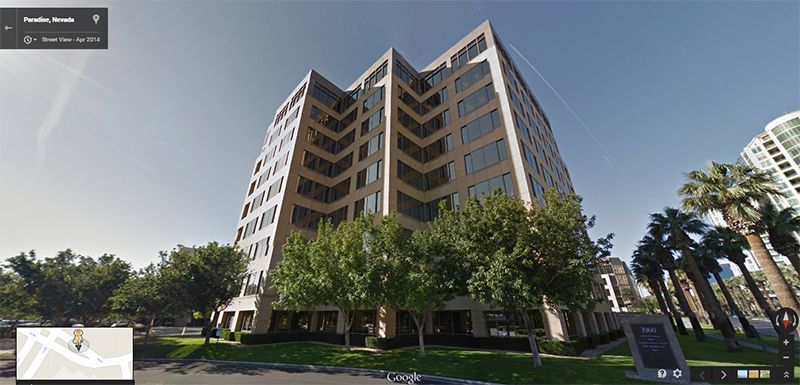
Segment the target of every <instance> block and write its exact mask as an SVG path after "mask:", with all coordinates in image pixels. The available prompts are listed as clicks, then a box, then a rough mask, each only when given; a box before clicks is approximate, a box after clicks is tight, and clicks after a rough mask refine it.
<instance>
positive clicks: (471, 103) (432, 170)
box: [221, 21, 613, 339]
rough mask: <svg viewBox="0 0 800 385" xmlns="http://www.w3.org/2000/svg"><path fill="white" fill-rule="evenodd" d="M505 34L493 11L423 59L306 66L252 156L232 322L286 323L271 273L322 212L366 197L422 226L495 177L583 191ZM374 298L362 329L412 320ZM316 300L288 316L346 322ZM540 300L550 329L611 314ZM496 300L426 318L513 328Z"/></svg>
mask: <svg viewBox="0 0 800 385" xmlns="http://www.w3.org/2000/svg"><path fill="white" fill-rule="evenodd" d="M501 44H502V43H500V41H499V40H498V38H497V36H496V34H495V33H494V30H493V29H492V27H491V24H490V23H489V22H488V21H487V22H484V23H482V24H481V25H480V26H479V27H478V28H476V29H475V30H473V31H472V32H470V33H469V34H468V35H466V36H465V37H464V38H463V39H461V40H460V41H459V42H458V43H456V44H455V45H453V47H451V48H450V49H448V50H447V51H445V52H444V53H443V54H442V55H441V56H440V57H439V58H437V59H436V60H434V61H433V62H431V64H430V65H428V66H427V67H425V68H424V69H423V70H421V71H417V70H415V69H414V66H412V65H411V64H410V63H408V62H407V61H406V60H405V59H404V58H403V57H402V56H400V55H399V54H398V52H397V51H396V50H395V49H393V48H391V49H389V50H387V51H386V52H385V53H384V54H383V55H382V56H381V57H380V58H378V60H376V61H375V63H374V64H373V65H371V66H370V67H369V68H368V69H367V70H366V71H365V72H364V73H363V74H362V75H361V76H359V77H358V79H357V80H356V81H355V82H354V83H353V84H352V85H350V87H348V88H347V89H345V90H342V89H340V88H339V87H337V86H336V85H334V84H332V83H331V82H329V81H328V80H327V79H325V78H324V77H323V76H322V75H320V74H319V73H317V72H316V71H313V70H312V71H310V72H309V73H308V74H307V75H306V76H305V77H304V78H303V79H302V81H301V82H300V83H299V84H298V86H297V87H296V88H295V89H294V90H292V92H291V93H289V96H288V97H287V99H286V100H285V102H284V103H283V104H281V106H280V107H279V108H278V113H277V115H276V117H275V119H274V120H273V122H272V123H270V124H269V127H268V129H267V132H266V135H265V140H264V144H263V147H262V149H261V153H260V154H259V156H258V158H257V160H256V162H255V165H254V168H253V173H252V178H251V180H250V183H249V184H248V188H247V192H246V196H245V199H244V204H243V209H242V212H241V213H240V214H241V218H240V221H239V225H238V228H237V237H236V243H237V244H238V245H239V247H240V248H241V249H242V250H244V251H245V252H246V253H247V254H248V255H249V256H251V262H250V271H251V272H253V273H254V275H252V277H251V278H250V279H248V281H247V282H245V284H244V285H243V288H242V293H241V294H242V295H241V296H240V297H238V298H236V299H235V300H234V301H233V302H232V303H231V304H230V305H229V306H228V307H227V308H226V309H224V310H223V311H222V313H221V314H222V315H223V317H222V318H221V319H222V320H224V321H225V322H227V323H226V324H224V325H223V327H232V328H233V329H236V330H250V331H252V332H253V333H265V332H268V331H275V330H284V327H285V324H284V323H283V322H284V320H286V318H281V317H284V315H281V314H282V313H278V311H277V310H275V311H273V309H272V308H271V305H270V304H271V303H272V301H273V300H274V297H273V295H272V294H271V293H269V291H268V290H266V289H265V288H267V287H269V284H268V283H267V274H266V273H267V272H268V271H269V270H270V269H272V268H274V267H275V265H276V263H278V262H279V261H280V259H281V253H280V247H281V245H282V244H283V242H284V241H285V240H286V237H287V236H288V234H289V232H290V231H292V230H300V231H303V232H304V233H306V234H307V235H308V236H309V237H312V236H313V234H314V227H315V225H316V223H317V222H318V220H319V218H322V217H329V218H333V220H334V222H335V221H338V220H352V219H353V218H354V217H355V216H357V215H358V212H359V211H360V210H367V209H370V210H371V211H380V212H381V213H383V214H386V213H388V212H390V211H397V212H398V213H399V215H398V217H399V219H400V221H401V223H402V224H403V225H404V226H405V227H407V228H409V229H416V228H423V227H424V226H426V225H425V220H429V219H431V218H432V217H433V215H435V210H434V209H433V207H436V202H438V200H439V199H446V200H447V202H448V204H450V205H451V207H453V206H456V207H457V206H458V205H459V204H460V202H463V201H465V200H466V199H467V197H468V196H469V195H470V193H477V192H480V191H482V190H483V189H487V188H491V187H501V188H502V189H504V190H506V192H507V193H508V194H513V195H517V196H520V197H522V198H523V199H525V200H527V201H533V200H535V199H540V194H541V191H540V190H541V188H545V187H546V186H548V185H554V186H556V187H557V188H558V189H560V190H561V191H565V192H572V191H574V190H573V187H572V182H571V180H570V177H569V172H568V171H567V169H566V166H565V164H564V162H563V160H562V159H561V155H560V153H559V151H558V146H557V145H556V143H555V140H554V138H553V134H552V130H551V128H550V124H549V121H548V119H547V117H546V115H545V114H544V112H543V111H542V110H541V107H540V106H539V104H538V102H537V101H536V99H535V98H534V96H533V94H532V93H531V92H530V89H529V87H528V86H527V85H526V83H525V80H524V79H523V78H522V77H521V75H520V73H519V71H518V70H517V69H516V67H515V65H514V63H513V62H512V60H511V57H510V56H509V54H508V52H507V51H506V50H504V49H503V48H502V45H501ZM462 52H463V53H462ZM409 79H410V80H409ZM457 84H458V86H457ZM445 89H446V91H445ZM481 92H484V93H483V94H481ZM381 93H382V95H383V97H382V98H379V97H378V95H380V94H381ZM326 94H328V95H330V97H329V96H325V95H326ZM475 95H478V96H475ZM481 95H484V96H486V97H481ZM515 100H517V102H515ZM417 103H418V105H417ZM367 108H368V111H365V110H366V109H367ZM468 110H469V111H468ZM380 111H383V112H382V113H381V112H380ZM493 111H496V112H495V113H494V114H493V113H492V112H493ZM462 115H463V116H462ZM326 116H327V117H326ZM378 116H380V117H378ZM445 116H446V117H445ZM486 116H488V117H489V122H490V123H491V124H490V125H489V126H486V125H483V126H480V127H483V128H478V129H477V131H475V130H474V129H473V127H476V125H477V123H475V122H476V121H479V118H481V117H483V118H484V120H480V121H481V122H486ZM515 116H518V117H519V118H515ZM437 119H438V120H437ZM370 122H372V123H376V124H371V123H370ZM414 122H416V123H419V125H417V124H416V123H414ZM518 126H524V127H518ZM465 127H466V130H467V131H466V132H467V133H468V134H467V136H463V135H462V133H463V132H464V130H465ZM486 127H491V129H489V128H486ZM485 130H488V131H486V132H484V131H485ZM470 132H479V133H481V135H477V136H476V135H472V134H469V133H470ZM379 135H382V139H380V138H379ZM467 137H469V141H465V140H464V139H465V138H467ZM500 141H502V142H500ZM379 143H380V144H379ZM525 148H528V153H529V154H527V155H526V150H525ZM467 155H469V158H466V156H467ZM473 158H474V160H473ZM379 161H380V162H381V165H380V167H378V166H376V164H377V162H379ZM481 162H482V163H481ZM468 167H469V168H471V169H468ZM468 171H469V172H468ZM504 175H505V177H504ZM362 179H364V180H365V181H368V183H362ZM372 179H375V180H374V181H373V180H372ZM537 185H538V186H537ZM539 186H541V187H539ZM373 208H374V209H373ZM273 213H274V215H273ZM273 218H274V220H273ZM598 286H599V285H598ZM594 294H596V293H593V294H592V295H594ZM587 295H590V294H587ZM368 310H369V311H367V312H364V314H362V316H363V322H362V325H361V326H362V327H363V330H366V333H369V334H374V335H378V336H382V337H391V336H394V335H396V334H398V333H405V332H406V331H407V328H406V327H405V325H406V324H407V322H406V321H404V319H403V317H402V314H401V313H398V312H396V311H395V310H392V309H386V308H379V309H368ZM309 311H313V313H311V315H310V318H308V317H306V316H304V315H292V316H290V317H288V320H289V321H287V322H288V323H289V324H290V325H289V326H288V328H289V329H288V330H292V328H293V327H299V328H301V330H305V331H324V330H323V329H325V330H330V331H332V330H333V329H332V326H330V325H331V324H330V323H329V322H328V321H329V320H330V321H331V322H332V320H333V319H334V317H335V318H336V319H338V321H339V322H337V326H336V332H339V333H341V332H342V331H343V330H341V329H342V328H341V325H342V322H341V321H342V320H341V319H340V317H341V315H340V314H336V315H335V316H334V315H333V314H332V313H329V312H333V311H335V309H334V308H331V307H326V306H320V307H317V308H315V309H309ZM536 311H538V314H539V315H540V316H541V317H540V319H541V322H540V328H541V329H543V330H544V332H545V333H546V334H547V335H548V336H550V337H551V338H555V339H566V338H569V336H570V335H572V336H578V335H585V334H587V333H590V332H597V331H607V330H609V329H610V328H613V327H610V326H609V324H611V323H612V322H613V316H612V315H611V314H610V313H611V307H610V305H609V304H608V303H607V302H603V303H601V304H599V305H598V306H597V308H596V309H595V311H594V312H587V313H569V315H568V316H565V314H566V313H565V312H566V310H565V309H553V308H543V309H536ZM501 313H502V310H501V309H494V308H492V307H490V306H488V305H485V304H480V303H477V302H475V301H472V300H470V299H469V298H456V299H454V300H452V301H450V302H449V303H448V304H447V306H446V308H445V309H444V310H443V312H442V313H441V314H439V315H437V316H436V317H435V318H431V319H429V320H428V325H427V327H426V332H427V333H436V332H441V331H442V330H445V329H446V330H449V333H454V334H458V333H460V332H464V333H463V334H469V335H473V336H475V337H482V336H492V335H494V336H502V335H503V334H505V335H506V336H511V335H512V334H513V332H512V331H511V330H510V329H511V328H512V326H513V325H512V326H510V325H509V324H510V321H508V319H507V316H508V315H507V314H501ZM295 320H299V321H295ZM568 321H569V322H571V323H572V324H574V325H571V324H569V322H568ZM296 322H300V324H295V323H296ZM504 322H505V323H504ZM309 323H310V324H309ZM365 325H368V326H365ZM448 325H449V326H448ZM456 329H457V331H456ZM467 329H468V330H467Z"/></svg>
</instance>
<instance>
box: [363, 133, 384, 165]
mask: <svg viewBox="0 0 800 385" xmlns="http://www.w3.org/2000/svg"><path fill="white" fill-rule="evenodd" d="M381 148H383V131H381V132H379V133H378V134H377V135H375V136H373V137H372V138H371V139H370V140H369V141H368V142H367V143H364V144H362V145H361V148H359V150H358V160H363V159H364V158H366V157H368V156H370V155H372V154H374V153H376V152H378V150H380V149H381Z"/></svg>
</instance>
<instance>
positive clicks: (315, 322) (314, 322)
mask: <svg viewBox="0 0 800 385" xmlns="http://www.w3.org/2000/svg"><path fill="white" fill-rule="evenodd" d="M310 323H311V325H309V328H308V331H309V332H311V333H316V332H318V331H319V312H318V311H312V312H311V321H310Z"/></svg>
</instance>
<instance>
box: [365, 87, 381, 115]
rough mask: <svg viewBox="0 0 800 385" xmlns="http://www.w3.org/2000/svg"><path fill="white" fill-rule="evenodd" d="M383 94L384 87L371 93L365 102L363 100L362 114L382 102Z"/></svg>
mask: <svg viewBox="0 0 800 385" xmlns="http://www.w3.org/2000/svg"><path fill="white" fill-rule="evenodd" d="M383 93H384V87H383V86H381V88H378V89H377V90H376V91H375V92H373V93H372V95H370V96H369V97H368V98H367V99H366V100H364V113H366V112H367V111H369V109H370V108H372V107H374V106H375V105H376V104H378V103H380V102H381V101H382V100H383Z"/></svg>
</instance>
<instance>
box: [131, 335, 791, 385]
mask: <svg viewBox="0 0 800 385" xmlns="http://www.w3.org/2000/svg"><path fill="white" fill-rule="evenodd" d="M678 339H679V341H680V343H681V347H682V348H683V351H684V353H685V355H686V359H687V361H688V363H689V365H737V364H745V365H769V364H772V363H773V362H774V361H775V354H774V353H765V352H761V351H755V350H750V349H746V350H745V351H744V352H742V353H738V354H737V353H729V352H728V351H727V350H726V349H725V346H724V345H723V344H722V343H721V342H719V341H709V342H705V343H701V342H697V341H695V340H694V338H693V337H691V336H678ZM202 342H203V340H202V339H201V338H197V337H163V338H159V339H153V340H152V341H151V343H150V344H148V345H147V346H143V345H138V344H137V345H136V346H135V354H134V355H135V357H137V358H199V353H200V348H201V345H202ZM205 358H207V359H212V360H214V359H216V360H232V361H256V362H278V363H297V364H316V365H332V366H347V367H356V368H371V369H383V370H393V371H402V372H414V371H416V372H418V373H420V374H423V375H424V374H429V375H440V376H447V377H459V378H468V379H473V380H483V381H492V382H502V383H513V384H528V383H551V384H558V383H563V384H567V383H569V384H574V383H581V384H590V383H591V384H635V383H644V382H641V381H635V380H632V379H629V378H627V377H625V375H624V373H623V371H624V370H633V359H632V358H631V356H630V352H629V350H628V345H627V343H623V344H622V345H620V346H617V347H616V348H614V349H612V350H610V351H608V352H607V353H606V354H604V355H602V356H600V357H597V358H594V359H581V358H568V357H552V356H547V357H543V365H542V367H541V368H538V369H534V368H533V367H532V365H531V358H530V355H525V354H521V353H498V352H486V351H477V350H463V349H455V348H454V349H445V348H431V349H428V356H426V357H425V358H422V359H421V358H420V357H419V356H418V354H417V350H416V349H399V350H391V351H387V352H382V353H373V352H368V351H351V352H345V351H344V350H343V349H342V348H341V347H336V346H329V345H318V344H311V343H288V344H276V345H258V346H239V345H233V344H226V343H218V344H217V343H213V342H212V345H211V346H210V347H209V350H208V352H207V354H206V357H205ZM795 376H796V377H798V378H800V369H796V370H795Z"/></svg>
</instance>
